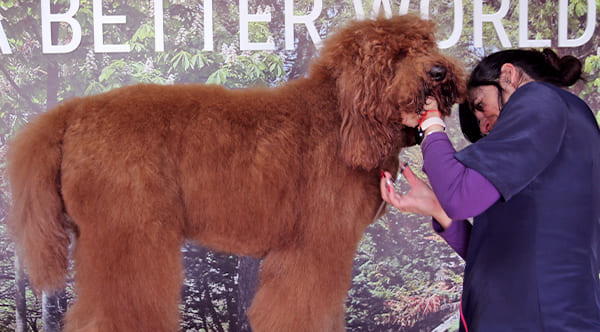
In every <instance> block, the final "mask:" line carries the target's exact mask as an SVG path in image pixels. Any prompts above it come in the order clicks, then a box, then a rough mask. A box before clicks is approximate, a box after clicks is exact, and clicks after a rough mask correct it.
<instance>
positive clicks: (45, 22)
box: [41, 0, 81, 53]
mask: <svg viewBox="0 0 600 332" xmlns="http://www.w3.org/2000/svg"><path fill="white" fill-rule="evenodd" d="M78 9H79V1H78V0H70V2H69V10H67V12H66V13H64V14H52V13H51V12H50V0H42V2H41V10H42V13H41V14H42V15H41V18H42V53H69V52H72V51H73V50H75V49H76V48H77V47H78V46H79V43H81V25H79V22H77V20H75V19H74V18H73V16H74V15H75V13H76V12H77V10H78ZM52 22H65V23H67V24H68V25H69V26H70V27H71V30H72V36H71V40H70V41H69V42H68V43H67V44H64V45H52Z"/></svg>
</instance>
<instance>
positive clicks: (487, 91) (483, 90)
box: [469, 85, 498, 100]
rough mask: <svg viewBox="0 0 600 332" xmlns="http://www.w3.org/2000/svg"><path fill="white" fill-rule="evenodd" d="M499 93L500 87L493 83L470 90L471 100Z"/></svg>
mask: <svg viewBox="0 0 600 332" xmlns="http://www.w3.org/2000/svg"><path fill="white" fill-rule="evenodd" d="M497 94H498V89H497V88H496V87H495V86H493V85H481V86H478V87H475V88H473V89H471V91H469V97H470V98H471V100H476V99H481V98H485V97H489V96H494V97H496V96H497Z"/></svg>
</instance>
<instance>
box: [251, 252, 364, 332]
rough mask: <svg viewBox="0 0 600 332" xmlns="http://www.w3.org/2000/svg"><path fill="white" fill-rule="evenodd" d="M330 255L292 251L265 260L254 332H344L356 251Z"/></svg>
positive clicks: (254, 308)
mask: <svg viewBox="0 0 600 332" xmlns="http://www.w3.org/2000/svg"><path fill="white" fill-rule="evenodd" d="M329 246H330V247H331V244H330V245H329ZM331 249H332V248H328V249H327V250H326V249H325V248H323V247H321V246H308V245H307V246H304V247H302V248H299V247H296V246H293V245H292V246H290V247H289V248H286V249H284V250H280V251H274V252H271V253H269V254H268V255H267V256H266V257H265V259H264V261H263V263H262V266H261V284H260V286H259V289H258V291H257V293H256V295H255V297H254V300H253V302H252V306H251V308H250V312H249V318H250V323H251V325H252V328H253V330H254V331H255V332H266V331H296V332H320V331H322V332H342V331H344V326H345V324H344V300H345V298H346V293H347V291H348V287H349V285H350V278H351V270H352V257H353V253H354V250H353V249H352V248H347V249H343V250H337V249H341V248H333V250H331Z"/></svg>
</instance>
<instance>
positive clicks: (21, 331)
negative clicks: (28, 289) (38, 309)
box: [15, 254, 27, 332]
mask: <svg viewBox="0 0 600 332" xmlns="http://www.w3.org/2000/svg"><path fill="white" fill-rule="evenodd" d="M25 278H26V277H25V271H23V266H21V260H20V259H19V255H18V254H17V255H15V288H16V292H15V305H16V309H15V313H16V320H17V322H16V326H15V332H25V331H27V301H26V300H25Z"/></svg>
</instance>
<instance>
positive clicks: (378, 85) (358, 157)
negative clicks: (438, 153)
mask: <svg viewBox="0 0 600 332" xmlns="http://www.w3.org/2000/svg"><path fill="white" fill-rule="evenodd" d="M370 46H371V47H366V48H362V49H361V51H362V52H367V53H371V54H362V55H361V56H360V57H358V58H355V59H354V60H355V61H354V63H351V64H347V65H346V66H345V68H344V69H343V70H342V72H341V73H340V76H339V77H338V79H337V87H338V94H339V103H340V104H339V106H340V112H341V115H342V126H341V131H340V134H341V139H342V144H341V153H342V157H343V158H344V160H345V161H346V162H347V163H348V164H349V165H350V166H352V167H360V168H363V169H365V170H371V169H373V168H375V167H377V166H379V164H380V163H381V161H382V160H383V159H384V158H385V156H386V155H388V154H389V152H390V149H391V148H392V140H393V135H394V132H393V130H392V129H391V128H390V123H389V122H390V116H391V114H393V112H394V109H393V106H392V105H393V103H391V102H390V101H389V100H385V96H389V94H388V93H386V89H387V88H389V87H390V86H392V80H393V78H394V68H393V67H392V65H393V63H392V61H389V60H390V59H389V58H388V59H385V57H383V56H381V54H382V52H383V51H382V50H381V48H382V47H383V45H376V44H373V45H370Z"/></svg>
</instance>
